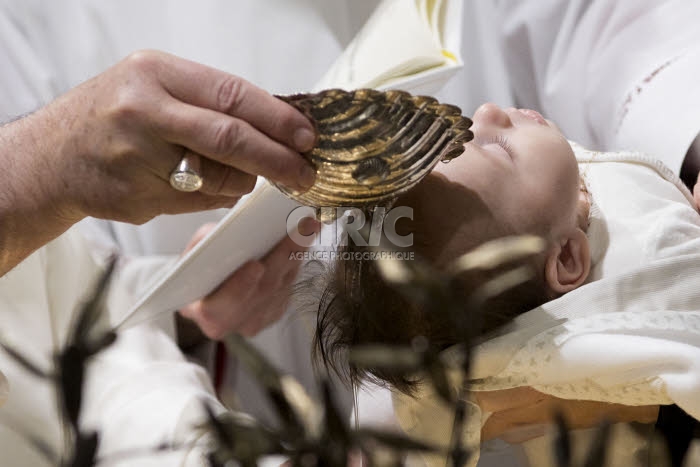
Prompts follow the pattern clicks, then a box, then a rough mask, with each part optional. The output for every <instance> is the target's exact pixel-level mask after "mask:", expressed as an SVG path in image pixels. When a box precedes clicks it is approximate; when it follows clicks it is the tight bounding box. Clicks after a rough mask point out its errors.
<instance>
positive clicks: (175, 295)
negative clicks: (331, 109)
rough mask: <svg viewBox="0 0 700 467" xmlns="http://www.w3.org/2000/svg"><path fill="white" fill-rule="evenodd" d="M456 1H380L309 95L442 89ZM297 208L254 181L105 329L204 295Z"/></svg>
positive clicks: (456, 62)
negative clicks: (367, 89) (329, 90)
mask: <svg viewBox="0 0 700 467" xmlns="http://www.w3.org/2000/svg"><path fill="white" fill-rule="evenodd" d="M461 9H462V0H384V1H383V2H381V3H380V5H379V6H378V7H377V9H376V10H375V12H374V13H373V14H372V16H371V17H370V18H369V20H368V21H367V23H366V24H365V26H364V27H363V28H362V30H361V31H360V32H359V33H358V35H357V36H356V38H355V39H354V40H353V42H352V43H351V44H350V45H349V46H348V48H347V49H346V50H345V51H344V52H343V54H341V56H340V58H339V59H338V60H337V61H336V63H335V64H334V65H333V66H332V67H331V69H330V70H329V71H328V73H327V74H326V75H325V76H324V77H323V78H322V80H321V81H320V82H319V83H318V84H317V86H316V87H315V89H318V90H320V89H326V88H334V87H341V88H347V89H355V88H361V87H374V88H378V89H404V90H406V91H409V92H412V93H414V94H433V93H435V92H437V91H439V90H440V88H441V87H442V86H444V85H445V84H446V83H447V81H448V80H449V79H450V78H451V77H452V76H453V75H454V74H455V73H456V72H457V70H458V69H459V68H460V67H461V66H462V61H461V58H460V47H459V46H460V41H461V19H462V11H461ZM298 206H299V205H298V204H297V203H296V202H295V201H292V200H290V199H288V198H287V197H285V196H284V195H283V194H282V193H281V192H280V191H278V190H277V189H276V188H275V187H274V186H272V185H270V184H269V183H268V182H267V181H265V180H260V181H259V182H258V184H257V186H256V188H255V189H254V190H253V192H252V193H250V194H249V195H247V196H246V197H244V198H243V199H241V201H240V202H239V203H238V204H237V205H236V206H235V207H233V208H232V209H231V210H230V211H229V212H228V213H227V214H226V216H225V217H224V218H223V219H222V220H221V221H220V222H219V223H218V225H217V226H216V227H215V228H214V229H213V230H212V231H211V232H210V233H209V234H208V235H207V236H206V237H205V238H204V239H203V240H202V241H201V242H200V243H199V244H197V246H196V247H195V248H193V249H192V250H190V251H189V252H188V253H187V254H186V255H184V256H183V257H181V258H180V259H179V260H178V261H177V262H176V263H175V264H172V265H169V266H168V267H167V268H166V269H165V270H164V271H163V272H162V273H161V275H160V276H158V277H157V278H156V279H155V280H154V282H153V283H152V284H151V285H150V286H149V287H148V289H147V291H146V293H145V294H144V295H143V296H142V297H141V298H140V299H139V300H138V301H137V303H136V304H135V306H133V307H132V308H131V309H130V310H111V312H112V315H111V316H110V324H111V325H113V326H129V325H132V324H136V323H139V322H142V321H145V320H148V319H150V318H152V317H154V316H156V315H158V314H160V313H164V312H169V311H173V310H177V309H179V308H181V307H183V306H184V305H187V304H188V303H191V302H193V301H195V300H197V299H199V298H201V297H204V296H206V295H208V294H209V293H210V292H212V291H213V290H214V289H216V288H217V287H218V286H219V284H221V282H223V281H224V280H225V279H226V278H227V277H228V276H229V275H230V274H231V273H232V272H233V271H235V270H236V269H238V268H239V267H240V266H241V265H243V264H244V263H245V262H246V261H249V260H251V259H259V258H261V257H263V256H264V255H265V254H266V253H267V252H268V251H269V250H270V249H271V248H272V247H273V246H275V244H277V242H279V241H280V240H281V239H283V238H284V236H285V235H286V234H287V217H288V216H289V214H290V213H291V212H292V210H294V209H295V208H296V207H298Z"/></svg>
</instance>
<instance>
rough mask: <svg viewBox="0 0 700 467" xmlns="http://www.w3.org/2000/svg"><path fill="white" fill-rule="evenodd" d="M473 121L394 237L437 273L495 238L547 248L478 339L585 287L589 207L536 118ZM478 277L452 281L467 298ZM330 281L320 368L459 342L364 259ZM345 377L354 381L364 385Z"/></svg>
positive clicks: (518, 115)
mask: <svg viewBox="0 0 700 467" xmlns="http://www.w3.org/2000/svg"><path fill="white" fill-rule="evenodd" d="M473 121H474V124H473V126H472V131H473V132H474V135H475V138H474V140H473V141H472V142H470V143H468V144H466V145H465V151H464V153H463V154H462V155H461V156H460V157H458V158H456V159H454V160H452V161H451V162H450V163H449V164H438V166H437V167H436V168H435V169H434V170H433V172H432V173H431V174H429V175H428V176H427V177H426V178H425V179H424V180H423V181H422V182H421V183H420V184H418V185H417V186H416V187H415V188H414V189H412V190H411V191H410V192H408V193H406V194H405V195H404V196H402V197H401V198H400V199H398V200H397V202H396V204H395V206H402V205H403V206H408V207H411V208H412V209H413V219H412V220H407V219H401V220H399V222H398V224H397V226H396V230H397V233H399V234H400V235H406V234H409V233H412V234H413V246H412V247H411V249H412V250H413V251H414V252H415V253H416V255H417V256H418V257H420V258H423V259H425V260H426V261H428V262H429V263H431V265H432V266H433V267H435V268H437V269H442V268H444V267H445V266H446V265H447V264H449V263H450V262H451V261H452V260H454V259H455V258H457V257H458V256H460V255H462V254H464V253H467V252H468V251H470V250H471V249H473V248H475V247H477V246H479V245H480V244H482V243H484V242H486V241H489V240H493V239H496V238H499V237H503V236H508V235H521V234H535V235H538V236H541V237H542V238H544V239H545V241H546V245H547V247H546V250H545V251H544V252H543V253H542V254H540V255H537V256H536V257H533V258H532V260H531V262H532V264H531V265H532V267H533V272H534V275H533V278H532V279H531V280H530V281H529V282H528V283H526V284H523V285H521V286H518V287H516V288H514V289H512V290H510V291H508V292H507V293H505V294H503V295H501V296H499V297H497V298H494V299H491V300H489V301H488V302H487V303H485V304H484V307H483V316H481V317H480V320H479V321H480V322H481V329H479V330H478V332H479V333H486V332H489V331H491V330H494V329H496V328H497V327H499V326H501V325H503V324H505V323H506V322H507V321H509V320H510V319H512V318H513V317H514V316H516V315H518V314H520V313H524V312H526V311H528V310H530V309H532V308H535V307H537V306H539V305H541V304H542V303H544V302H546V301H549V300H551V299H553V298H556V297H557V296H559V295H561V294H564V293H566V292H569V291H570V290H573V289H575V288H576V287H578V286H579V285H581V284H582V283H583V282H584V281H585V279H586V277H587V275H588V272H589V269H590V257H589V249H588V241H587V237H586V234H585V229H586V225H585V223H586V221H587V217H588V214H587V209H588V205H587V202H586V198H585V196H581V192H580V188H581V184H580V177H579V173H578V166H577V163H576V159H575V157H574V154H573V151H572V149H571V146H570V145H569V143H568V142H567V140H566V138H565V137H564V136H563V135H562V134H561V132H560V131H559V130H558V129H557V128H556V126H554V125H553V124H552V123H550V122H548V121H546V120H545V119H544V118H542V117H541V116H540V115H539V114H538V113H537V112H534V111H530V110H517V109H506V110H503V109H500V108H499V107H497V106H495V105H493V104H485V105H483V106H481V107H479V109H478V110H477V111H476V113H475V114H474V117H473ZM348 248H349V249H352V250H354V251H357V250H362V247H357V246H349V247H348ZM485 274H495V272H491V273H480V274H478V275H476V274H471V275H470V274H465V275H464V277H460V281H459V283H460V288H461V289H462V290H463V291H464V294H465V295H464V296H465V297H466V296H467V295H468V292H469V290H473V288H474V287H475V284H477V283H483V281H484V278H485ZM329 277H330V279H329V284H328V286H327V288H326V290H325V292H324V294H323V300H322V302H321V304H320V306H319V318H318V328H317V336H316V337H317V340H316V344H317V350H318V351H319V353H320V356H321V358H322V360H323V361H324V363H325V364H326V365H330V366H332V367H335V368H336V369H338V368H339V367H341V368H343V367H344V365H343V363H342V362H341V361H340V357H341V355H343V352H342V351H343V350H345V349H346V348H347V347H349V346H352V345H358V344H370V343H372V344H377V343H380V344H394V345H402V344H403V345H406V344H409V343H410V342H411V341H412V340H413V338H414V337H416V336H418V335H422V336H425V337H427V338H428V340H429V342H430V343H431V345H433V346H434V347H436V348H437V349H442V348H445V347H448V346H450V345H452V344H455V343H457V342H459V341H460V340H461V339H460V337H459V336H457V335H456V334H455V332H456V330H455V327H454V326H453V325H452V324H451V323H448V322H446V321H445V319H444V316H442V317H441V316H439V315H436V314H435V313H429V312H427V311H426V310H425V309H424V308H425V307H423V306H421V305H418V304H415V303H410V302H408V301H407V300H406V299H405V298H404V297H403V296H402V295H401V294H399V293H398V292H397V291H395V290H394V289H393V288H392V287H391V286H389V285H387V284H385V283H384V282H383V281H382V279H381V277H380V274H379V272H378V270H377V267H376V264H375V263H374V262H373V261H372V260H362V261H360V262H357V261H345V260H339V261H337V262H336V263H335V264H334V265H333V270H332V272H331V273H330V276H329ZM349 370H350V376H351V378H352V379H353V381H356V380H357V379H359V378H361V377H363V376H365V372H361V371H359V370H356V369H353V368H350V369H349ZM369 373H370V374H371V375H372V376H374V377H375V378H376V379H379V380H381V381H384V382H387V383H389V384H391V385H393V386H395V387H396V388H397V389H399V390H404V391H408V390H410V388H411V382H410V380H407V379H406V378H404V377H400V376H396V375H393V374H390V373H385V372H382V371H381V370H372V369H370V370H369Z"/></svg>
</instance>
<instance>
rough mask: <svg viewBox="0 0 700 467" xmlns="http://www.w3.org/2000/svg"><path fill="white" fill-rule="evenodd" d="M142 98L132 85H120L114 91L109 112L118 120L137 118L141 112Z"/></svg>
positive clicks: (124, 120) (125, 120) (127, 120)
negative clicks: (114, 94)
mask: <svg viewBox="0 0 700 467" xmlns="http://www.w3.org/2000/svg"><path fill="white" fill-rule="evenodd" d="M142 105H143V99H141V96H140V93H139V92H138V91H137V90H136V89H134V88H133V87H122V88H120V89H119V90H118V91H117V93H116V98H115V102H114V105H113V106H112V108H111V109H110V110H111V111H110V114H111V115H112V117H114V118H115V119H116V120H118V121H122V122H130V121H134V120H136V119H138V118H139V117H140V115H141V113H142V112H143V107H142Z"/></svg>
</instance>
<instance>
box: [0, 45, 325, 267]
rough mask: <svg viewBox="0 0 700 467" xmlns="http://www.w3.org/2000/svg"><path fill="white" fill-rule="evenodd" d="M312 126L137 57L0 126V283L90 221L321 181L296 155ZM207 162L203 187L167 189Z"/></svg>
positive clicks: (264, 102) (264, 100)
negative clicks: (187, 162) (259, 182)
mask: <svg viewBox="0 0 700 467" xmlns="http://www.w3.org/2000/svg"><path fill="white" fill-rule="evenodd" d="M315 138H316V135H315V132H314V129H313V126H312V124H311V123H310V122H309V121H308V120H307V119H306V118H305V117H304V116H303V115H302V114H301V113H299V112H298V111H296V110H295V109H293V108H292V107H291V106H289V105H287V104H286V103H284V102H282V101H281V100H279V99H276V98H274V97H272V96H271V95H269V94H268V93H266V92H265V91H263V90H261V89H259V88H257V87H255V86H253V85H251V84H250V83H248V82H246V81H245V80H243V79H241V78H238V77H236V76H233V75H230V74H228V73H224V72H221V71H218V70H215V69H213V68H209V67H206V66H203V65H199V64H197V63H193V62H190V61H187V60H183V59H181V58H178V57H175V56H172V55H168V54H165V53H161V52H155V51H142V52H136V53H134V54H132V55H131V56H129V57H128V58H126V59H124V60H123V61H121V62H119V63H118V64H116V65H114V66H113V67H112V68H110V69H108V70H107V71H105V72H104V73H102V74H100V75H98V76H97V77H95V78H93V79H91V80H89V81H87V82H85V83H83V84H82V85H80V86H78V87H76V88H74V89H72V90H71V91H69V92H68V93H66V94H64V95H63V96H61V97H59V98H58V99H56V100H55V101H54V102H52V103H51V104H49V105H47V106H46V107H44V108H42V109H41V110H39V111H37V112H35V113H33V114H31V115H29V116H27V117H24V118H22V119H20V120H17V121H15V122H13V123H11V124H8V125H5V126H2V127H0V165H1V166H2V167H4V168H5V169H4V171H3V172H1V173H0V183H1V184H2V186H3V189H2V193H0V219H2V221H3V222H2V225H0V245H2V247H3V248H2V253H1V254H0V275H2V274H3V273H4V272H6V271H7V270H9V268H11V267H12V266H14V265H15V264H17V263H18V262H19V261H20V260H21V259H23V258H24V257H25V256H26V255H28V254H29V253H31V251H33V250H34V249H36V248H38V247H40V246H41V245H43V244H44V243H46V242H47V241H49V240H51V239H52V238H54V237H56V236H57V235H59V234H60V233H62V232H63V231H65V230H66V229H67V228H68V227H70V226H71V225H72V224H73V223H75V222H77V221H78V220H80V219H82V218H83V217H86V216H93V217H98V218H105V219H112V220H119V221H126V222H132V223H142V222H145V221H147V220H149V219H151V218H152V217H154V216H156V215H158V214H163V213H169V214H175V213H182V212H190V211H197V210H205V209H212V208H218V207H223V206H231V205H233V204H234V203H235V202H236V201H237V199H238V198H239V197H240V196H241V195H243V194H244V193H247V192H249V191H250V190H252V188H253V186H254V184H255V176H256V175H262V176H265V177H267V178H269V179H271V180H273V181H276V182H279V183H281V184H283V185H285V186H288V187H290V188H293V189H295V190H299V191H304V190H305V189H307V188H309V187H310V186H311V185H312V184H313V181H314V177H315V173H314V170H313V169H312V167H311V166H310V165H309V164H308V163H307V162H306V161H305V160H304V159H303V158H302V157H301V156H300V154H299V151H306V150H309V149H310V148H311V147H313V144H314V141H315ZM184 155H188V156H191V157H193V156H195V155H198V156H199V159H200V161H201V168H200V172H201V174H202V175H203V178H204V184H203V186H202V187H201V189H200V191H199V192H195V193H183V192H179V191H176V190H175V189H173V188H172V187H171V186H170V184H169V178H170V174H171V172H172V171H173V169H174V168H175V167H176V166H177V165H178V162H179V161H180V160H181V158H182V157H183V156H184Z"/></svg>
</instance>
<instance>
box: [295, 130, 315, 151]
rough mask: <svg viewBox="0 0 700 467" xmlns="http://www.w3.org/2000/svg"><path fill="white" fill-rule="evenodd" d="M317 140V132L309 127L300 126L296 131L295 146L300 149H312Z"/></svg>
mask: <svg viewBox="0 0 700 467" xmlns="http://www.w3.org/2000/svg"><path fill="white" fill-rule="evenodd" d="M315 142H316V134H314V132H313V131H311V130H309V129H308V128H299V129H298V130H297V131H296V132H295V133H294V146H296V148H297V150H298V151H301V152H306V151H310V150H311V149H313V147H314V143H315Z"/></svg>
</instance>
